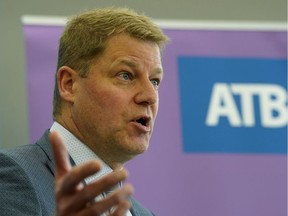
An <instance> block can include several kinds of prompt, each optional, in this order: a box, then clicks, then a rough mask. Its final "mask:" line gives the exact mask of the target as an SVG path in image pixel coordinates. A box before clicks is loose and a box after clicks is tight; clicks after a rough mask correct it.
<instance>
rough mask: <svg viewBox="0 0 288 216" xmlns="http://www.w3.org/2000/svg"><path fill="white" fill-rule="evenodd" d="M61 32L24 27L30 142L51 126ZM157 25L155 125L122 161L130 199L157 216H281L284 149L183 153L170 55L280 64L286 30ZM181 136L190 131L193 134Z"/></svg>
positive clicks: (284, 198)
mask: <svg viewBox="0 0 288 216" xmlns="http://www.w3.org/2000/svg"><path fill="white" fill-rule="evenodd" d="M62 30H63V27H59V26H58V27H57V26H54V27H53V26H39V25H25V26H24V33H25V42H26V58H27V88H28V101H29V130H30V140H31V142H34V141H35V140H36V139H37V138H38V137H39V136H41V135H42V133H43V131H44V130H45V129H47V128H49V127H50V126H51V124H52V95H53V87H54V74H55V68H56V60H57V44H58V38H59V36H60V34H61V32H62ZM164 30H165V32H166V33H167V35H168V36H169V37H170V38H171V43H170V44H169V45H168V46H167V48H166V49H165V51H164V56H163V67H164V73H165V74H164V81H163V83H162V85H161V88H160V90H159V91H160V107H159V112H158V118H157V122H156V127H155V130H154V134H153V137H152V140H151V143H150V148H149V150H148V152H147V153H146V154H143V155H141V156H139V157H138V158H136V159H134V160H133V161H131V162H129V163H128V164H127V167H128V169H129V171H130V178H129V181H130V182H132V183H133V184H134V186H135V190H136V191H135V197H136V198H137V199H138V200H139V201H140V202H142V203H143V204H144V205H145V206H146V207H148V208H149V209H151V210H152V211H153V212H154V213H155V214H156V215H159V216H162V215H163V216H164V215H165V216H175V215H184V216H186V215H187V216H190V215H191V216H194V215H195V216H210V215H211V216H212V215H213V216H214V215H215V216H258V215H259V216H260V215H261V216H272V215H273V216H274V215H275V216H286V215H287V214H286V213H287V212H286V211H287V155H286V154H269V153H265V154H251V153H250V154H243V153H235V152H234V153H229V152H220V151H218V152H217V151H215V152H213V153H211V152H203V151H202V152H200V153H199V152H198V153H187V152H185V151H184V150H183V133H182V132H183V130H188V129H189V128H183V124H182V121H183V117H181V112H180V110H181V100H182V99H181V97H180V86H179V83H180V79H179V65H178V59H179V57H183V56H184V57H185V56H188V57H193V58H194V57H201V58H203V57H209V58H211V57H212V58H246V59H247V58H248V59H250V58H251V59H271V60H285V61H286V60H287V39H286V38H287V32H281V31H275V32H273V31H252V30H250V31H240V30H239V31H228V30H225V31H224V30H195V29H194V30H193V29H191V30H173V29H164ZM284 73H285V71H284ZM281 74H282V75H283V71H282V72H281ZM285 74H286V73H285ZM282 75H281V76H282ZM284 79H285V77H284ZM192 121H193V120H192ZM285 127H287V124H285ZM248 129H249V130H250V129H251V128H248ZM267 130H275V128H274V129H267ZM189 133H190V136H193V135H194V134H197V133H201V131H200V130H199V131H197V130H195V131H191V132H189ZM257 136H261V134H257ZM224 137H225V136H224Z"/></svg>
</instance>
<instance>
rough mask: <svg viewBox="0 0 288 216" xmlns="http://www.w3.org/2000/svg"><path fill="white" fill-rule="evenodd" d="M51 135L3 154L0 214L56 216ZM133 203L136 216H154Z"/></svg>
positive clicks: (4, 151)
mask: <svg viewBox="0 0 288 216" xmlns="http://www.w3.org/2000/svg"><path fill="white" fill-rule="evenodd" d="M48 134H49V131H46V132H45V134H44V135H43V136H42V137H41V139H40V140H38V141H37V142H36V143H35V144H29V145H25V146H21V147H17V148H13V149H5V150H1V151H0V215H5V216H8V215H9V216H12V215H13V216H18V215H19V216H20V215H21V216H24V215H29V216H36V215H37V216H40V215H42V216H51V215H54V209H55V199H54V171H55V164H54V159H53V154H52V150H51V147H50V143H49V140H48ZM71 160H72V159H71ZM71 162H72V163H73V164H74V162H73V161H71ZM131 202H132V208H131V210H130V211H131V213H132V215H133V216H151V215H153V214H152V213H151V212H150V211H149V210H147V209H146V208H144V207H143V206H142V205H141V204H140V203H138V202H137V201H136V200H135V199H133V198H132V199H131Z"/></svg>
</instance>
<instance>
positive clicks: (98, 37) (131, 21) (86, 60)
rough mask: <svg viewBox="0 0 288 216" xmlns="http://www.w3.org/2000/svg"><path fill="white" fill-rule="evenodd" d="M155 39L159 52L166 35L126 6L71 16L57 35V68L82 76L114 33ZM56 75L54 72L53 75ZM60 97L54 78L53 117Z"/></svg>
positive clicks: (58, 110)
mask: <svg viewBox="0 0 288 216" xmlns="http://www.w3.org/2000/svg"><path fill="white" fill-rule="evenodd" d="M121 33H126V34H128V35H130V36H131V37H133V38H136V39H140V40H143V41H149V42H155V43H156V44H157V45H158V46H159V48H160V50H161V51H162V49H163V47H164V45H165V43H166V42H167V40H168V38H167V36H166V35H165V34H164V33H163V32H162V30H161V29H160V28H159V27H158V26H157V25H155V24H154V23H153V22H152V21H151V20H150V19H149V18H148V17H147V16H144V15H140V14H137V13H136V12H134V11H132V10H131V9H127V8H104V9H94V10H90V11H86V12H83V13H81V14H79V15H77V16H75V17H71V19H70V20H69V21H68V23H67V25H66V27H65V30H64V32H63V34H62V36H61V38H60V44H59V51H58V65H57V70H58V69H59V68H60V67H62V66H64V65H65V66H69V67H71V68H72V69H74V70H76V71H78V73H79V74H80V76H81V77H86V76H87V73H88V71H89V68H90V66H91V64H92V62H93V60H95V58H97V57H99V56H100V55H101V54H102V53H103V51H104V50H105V43H106V41H107V40H108V39H109V38H110V37H112V36H115V35H117V34H121ZM56 77H57V75H56ZM60 109H61V97H60V95H59V90H58V84H57V78H56V79H55V88H54V99H53V117H54V119H55V118H56V116H57V115H58V114H59V113H60Z"/></svg>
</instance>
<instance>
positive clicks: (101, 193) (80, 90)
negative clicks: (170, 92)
mask: <svg viewBox="0 0 288 216" xmlns="http://www.w3.org/2000/svg"><path fill="white" fill-rule="evenodd" d="M166 41H167V37H166V36H165V35H164V34H163V32H162V31H161V30H160V29H159V27H157V26H156V25H154V24H153V23H152V22H151V21H150V20H149V19H148V18H147V17H145V16H142V15H139V14H136V13H135V12H133V11H131V10H128V9H115V8H108V9H97V10H92V11H87V12H84V13H81V14H79V15H78V16H75V17H73V18H72V19H70V21H69V22H68V24H67V26H66V28H65V30H64V32H63V34H62V36H61V39H60V45H59V53H58V54H59V55H58V66H57V73H56V79H55V80H56V82H55V90H54V110H53V117H54V120H55V121H54V123H53V125H52V127H51V128H50V129H49V130H48V131H46V132H45V133H44V135H43V136H42V138H41V139H40V140H39V141H37V142H36V144H34V145H26V146H22V147H19V148H16V149H10V150H3V151H1V154H0V194H1V196H0V203H1V205H0V212H1V215H53V214H55V215H57V216H64V215H81V216H82V215H111V216H112V215H115V216H116V215H126V216H129V215H133V216H145V215H147V216H148V215H152V213H151V212H150V211H149V210H147V209H145V208H144V207H143V206H142V205H141V204H139V203H138V202H137V201H135V200H134V199H133V198H130V196H131V194H132V193H133V188H132V186H131V185H129V184H126V185H122V182H123V181H124V180H125V179H126V178H127V171H126V170H125V169H124V168H123V165H124V164H125V163H126V162H127V161H129V160H131V159H132V158H134V157H135V156H136V155H138V154H141V153H143V152H145V151H146V150H147V148H148V145H149V140H150V137H151V134H152V131H153V126H154V121H155V118H156V115H157V110H158V91H157V90H158V87H159V85H160V83H161V80H162V78H163V71H162V64H161V51H162V48H163V46H164V44H165V42H166Z"/></svg>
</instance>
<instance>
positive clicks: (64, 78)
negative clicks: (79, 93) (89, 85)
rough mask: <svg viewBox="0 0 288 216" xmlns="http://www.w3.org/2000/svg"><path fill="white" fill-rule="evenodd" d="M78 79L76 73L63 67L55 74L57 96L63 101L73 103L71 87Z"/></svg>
mask: <svg viewBox="0 0 288 216" xmlns="http://www.w3.org/2000/svg"><path fill="white" fill-rule="evenodd" d="M77 77H78V74H77V72H76V71H74V70H73V69H72V68H70V67H67V66H63V67H61V68H59V70H58V72H57V81H58V89H59V94H60V96H61V98H62V100H64V101H68V102H72V103H73V102H74V91H73V86H74V85H75V81H76V79H77Z"/></svg>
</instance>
